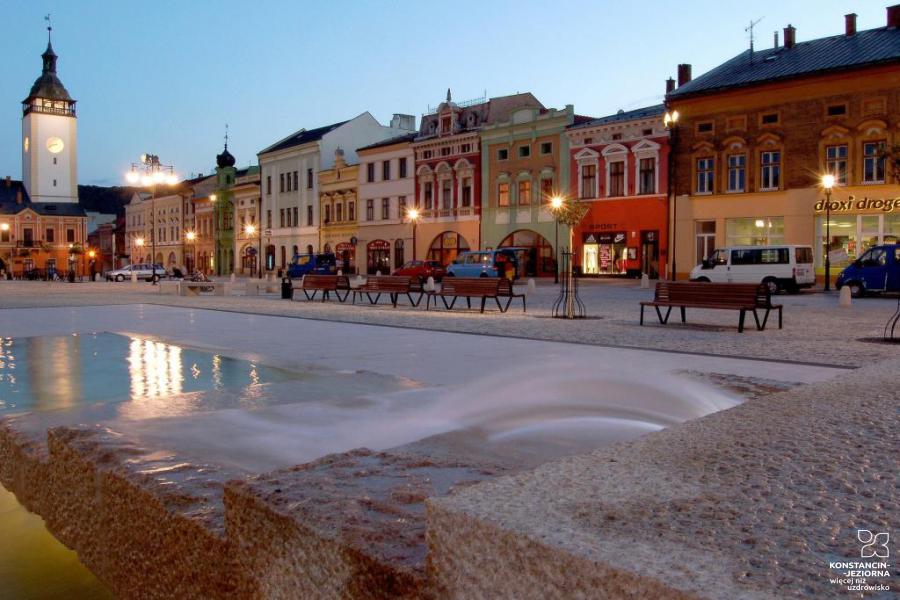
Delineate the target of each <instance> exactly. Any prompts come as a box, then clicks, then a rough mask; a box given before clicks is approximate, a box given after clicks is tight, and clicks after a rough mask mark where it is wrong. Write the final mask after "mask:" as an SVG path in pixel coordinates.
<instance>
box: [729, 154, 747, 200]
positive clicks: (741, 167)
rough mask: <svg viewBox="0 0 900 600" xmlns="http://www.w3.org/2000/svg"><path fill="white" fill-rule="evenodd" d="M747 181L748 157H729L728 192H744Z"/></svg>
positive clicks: (733, 155)
mask: <svg viewBox="0 0 900 600" xmlns="http://www.w3.org/2000/svg"><path fill="white" fill-rule="evenodd" d="M746 181H747V155H746V154H731V155H729V156H728V191H729V192H743V191H744V190H745V189H746V187H745V186H746Z"/></svg>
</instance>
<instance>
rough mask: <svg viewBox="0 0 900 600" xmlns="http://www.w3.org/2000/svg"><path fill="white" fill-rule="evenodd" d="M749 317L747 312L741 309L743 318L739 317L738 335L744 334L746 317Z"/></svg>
mask: <svg viewBox="0 0 900 600" xmlns="http://www.w3.org/2000/svg"><path fill="white" fill-rule="evenodd" d="M745 316H747V311H746V310H743V309H741V316H740V317H738V333H744V317H745Z"/></svg>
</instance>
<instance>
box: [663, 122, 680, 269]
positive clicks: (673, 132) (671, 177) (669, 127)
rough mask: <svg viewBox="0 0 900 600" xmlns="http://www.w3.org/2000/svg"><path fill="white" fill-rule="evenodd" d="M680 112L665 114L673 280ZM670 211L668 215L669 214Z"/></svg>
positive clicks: (676, 223) (676, 224) (670, 250)
mask: <svg viewBox="0 0 900 600" xmlns="http://www.w3.org/2000/svg"><path fill="white" fill-rule="evenodd" d="M679 116H680V115H679V114H678V111H677V110H671V111H669V110H667V111H666V113H665V114H664V115H663V125H665V127H666V131H668V132H669V140H670V141H669V174H668V177H667V180H668V188H669V189H668V192H667V194H668V197H669V198H671V199H672V213H671V214H672V238H671V239H670V240H669V252H670V254H671V255H672V281H675V280H676V279H677V278H678V268H677V267H676V264H675V239H676V237H677V228H678V195H677V194H678V192H677V190H675V166H676V163H675V148H676V147H677V146H678V117H679ZM668 214H669V213H668V211H666V215H667V216H668Z"/></svg>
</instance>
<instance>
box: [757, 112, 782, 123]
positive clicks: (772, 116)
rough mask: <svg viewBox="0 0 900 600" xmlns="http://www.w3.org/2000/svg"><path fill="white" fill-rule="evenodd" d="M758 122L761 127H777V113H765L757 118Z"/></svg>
mask: <svg viewBox="0 0 900 600" xmlns="http://www.w3.org/2000/svg"><path fill="white" fill-rule="evenodd" d="M759 122H760V123H762V124H763V125H777V124H778V113H777V112H776V113H766V114H764V115H763V116H761V117H760V118H759Z"/></svg>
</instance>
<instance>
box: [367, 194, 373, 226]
mask: <svg viewBox="0 0 900 600" xmlns="http://www.w3.org/2000/svg"><path fill="white" fill-rule="evenodd" d="M374 220H375V201H374V200H372V199H371V198H369V199H368V200H366V221H374Z"/></svg>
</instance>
